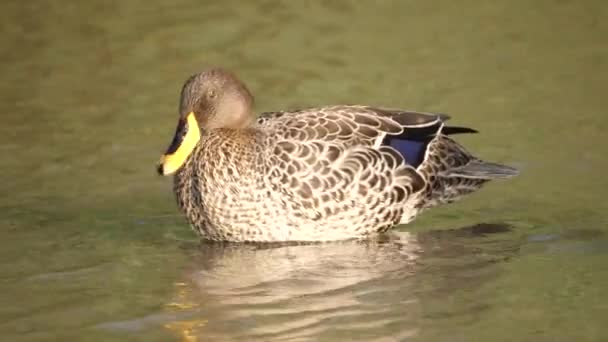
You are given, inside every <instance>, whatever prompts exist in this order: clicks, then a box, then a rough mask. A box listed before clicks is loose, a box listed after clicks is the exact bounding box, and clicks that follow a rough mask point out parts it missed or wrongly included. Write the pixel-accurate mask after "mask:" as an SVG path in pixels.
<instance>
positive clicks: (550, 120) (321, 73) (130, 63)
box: [0, 0, 608, 341]
mask: <svg viewBox="0 0 608 342" xmlns="http://www.w3.org/2000/svg"><path fill="white" fill-rule="evenodd" d="M0 13H2V20H1V21H0V47H1V49H0V118H1V121H0V123H1V124H0V155H1V157H0V170H1V171H2V181H1V182H0V337H2V340H3V341H4V340H6V341H50V340H60V341H97V340H99V341H112V340H115V341H127V340H128V341H182V340H183V341H210V340H211V341H215V340H218V341H223V340H241V341H244V340H246V341H249V340H260V341H270V340H281V341H308V340H312V341H315V340H319V341H333V340H336V341H338V340H364V341H374V340H375V341H401V340H414V341H601V340H608V325H607V324H606V322H607V317H608V299H607V298H606V294H607V291H606V289H607V288H608V236H607V234H608V219H607V218H606V211H607V209H608V201H607V200H606V194H607V193H608V177H606V170H607V169H608V157H607V156H608V139H607V138H606V131H607V130H608V116H607V115H608V90H607V89H608V4H607V3H606V2H605V1H602V0H597V1H591V0H589V1H570V0H537V1H529V0H513V1H481V0H463V1H448V0H438V1H422V0H402V1H397V0H393V1H389V0H378V1H372V0H368V1H354V0H352V1H329V0H328V1H255V2H254V1H251V2H244V1H223V2H220V1H192V0H178V1H171V2H170V1H164V2H163V1H140V0H133V1H88V2H76V1H45V0H37V1H4V2H2V4H0ZM211 65H220V66H223V67H226V68H229V69H232V70H234V71H235V72H236V73H237V74H238V75H240V77H241V78H242V79H243V80H244V81H245V82H246V83H247V84H248V85H249V87H250V88H251V90H252V92H253V93H254V94H255V95H256V101H257V107H256V108H257V110H259V111H265V110H277V109H285V108H298V107H301V106H312V105H323V104H338V103H361V104H372V105H383V106H390V107H403V108H406V109H413V110H421V111H438V112H445V113H449V114H451V115H452V117H453V119H452V120H453V122H454V123H455V124H458V125H465V126H472V127H474V128H477V129H478V130H479V131H480V132H481V133H480V134H478V135H470V136H462V137H458V140H459V141H460V142H462V143H463V144H464V145H466V146H467V148H469V149H470V150H471V151H472V152H474V153H475V154H476V155H478V156H480V157H482V158H484V159H487V160H491V161H495V162H501V163H506V164H510V165H513V166H516V167H518V168H520V169H521V171H522V174H521V175H520V176H519V177H517V178H516V179H513V180H509V181H504V182H494V183H492V184H490V185H488V186H487V187H485V188H484V189H483V190H482V191H480V192H478V193H476V194H474V195H471V196H469V197H468V198H466V199H465V200H463V201H461V202H458V203H456V204H452V205H449V206H445V207H442V208H437V209H434V210H433V211H430V212H427V213H425V214H424V215H423V216H422V217H420V218H419V219H418V220H416V221H415V222H414V223H412V224H410V225H408V226H406V227H400V228H399V229H398V231H399V234H398V236H399V239H398V240H397V238H395V239H392V240H389V241H384V242H367V243H339V244H325V245H308V246H282V247H277V246H274V247H263V246H251V245H249V246H238V245H237V246H232V245H231V246H222V245H200V244H199V243H198V241H197V238H196V236H195V235H194V234H193V233H192V232H191V231H190V229H189V227H188V226H187V224H186V223H185V221H184V219H183V218H182V217H181V215H179V213H178V212H177V209H176V205H175V201H174V198H173V195H172V193H171V180H170V179H169V178H161V177H158V176H157V175H156V174H155V169H154V167H155V163H156V161H157V160H158V158H159V156H160V153H161V152H163V150H164V149H165V148H166V147H167V145H168V143H169V142H170V139H171V135H172V134H173V129H174V127H175V124H176V116H177V101H178V95H179V89H180V87H181V85H182V82H183V81H184V80H185V79H186V77H187V76H189V75H190V74H192V73H194V72H197V71H199V70H201V69H202V68H204V67H205V66H211Z"/></svg>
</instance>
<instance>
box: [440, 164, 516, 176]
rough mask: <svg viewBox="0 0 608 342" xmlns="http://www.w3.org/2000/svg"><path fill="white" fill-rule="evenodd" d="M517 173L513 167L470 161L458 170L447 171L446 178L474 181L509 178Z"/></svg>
mask: <svg viewBox="0 0 608 342" xmlns="http://www.w3.org/2000/svg"><path fill="white" fill-rule="evenodd" d="M518 174H519V171H518V170H517V169H515V168H513V167H510V166H506V165H501V164H496V163H490V162H485V161H481V160H472V161H471V162H469V163H467V164H466V165H463V166H461V167H458V168H453V169H450V170H449V171H448V173H447V174H446V177H464V178H474V179H488V180H489V179H499V178H511V177H514V176H517V175H518Z"/></svg>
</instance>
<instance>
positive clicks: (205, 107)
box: [159, 69, 517, 242]
mask: <svg viewBox="0 0 608 342" xmlns="http://www.w3.org/2000/svg"><path fill="white" fill-rule="evenodd" d="M252 104H253V97H252V96H251V94H250V93H249V91H248V90H247V88H246V87H245V86H244V85H243V83H241V82H240V81H239V80H238V79H237V78H236V77H235V76H234V75H232V74H231V73H229V72H227V71H225V70H222V69H212V70H209V71H206V72H203V73H200V74H197V75H195V76H193V77H191V78H190V79H189V80H188V81H187V82H186V84H185V85H184V88H183V89H182V97H181V102H180V118H179V123H178V127H177V131H176V134H175V137H174V139H173V142H172V144H171V146H170V147H169V149H168V151H167V153H166V154H165V155H163V157H162V158H161V162H160V164H159V173H161V174H165V175H167V174H173V173H174V191H175V194H176V198H177V202H178V206H179V207H180V209H181V210H182V211H183V212H184V213H185V215H186V217H187V219H188V221H189V222H190V223H191V225H192V226H193V228H194V229H195V231H196V232H198V233H199V234H200V235H201V237H202V238H204V239H207V240H215V241H258V242H277V241H331V240H343V239H350V238H361V237H366V236H369V235H371V234H375V233H379V232H384V231H386V230H388V229H390V228H391V227H393V226H394V225H396V224H402V223H408V222H410V221H411V220H413V219H414V218H415V217H416V216H417V215H418V213H420V212H421V211H423V210H425V209H428V208H431V207H433V206H436V205H438V204H441V203H448V202H452V201H454V200H456V199H458V198H460V197H461V196H463V195H465V194H467V193H470V192H473V191H475V190H477V189H479V188H480V187H481V186H482V185H483V184H484V183H485V182H487V181H489V180H491V179H495V178H507V177H511V176H514V175H516V174H517V171H516V170H515V169H513V168H511V167H508V166H503V165H499V164H494V163H488V162H484V161H481V160H480V159H478V158H475V157H473V156H472V155H471V154H470V153H468V152H467V151H466V150H465V149H464V148H463V147H462V146H460V145H459V144H458V143H456V142H455V141H454V140H452V139H451V138H450V137H448V136H449V135H451V134H457V133H473V132H475V130H473V129H470V128H464V127H452V126H447V125H445V121H446V120H447V119H448V117H447V116H446V115H441V114H430V113H418V112H410V111H403V110H396V109H385V108H374V107H369V106H331V107H321V108H310V109H304V110H298V111H283V112H270V113H262V114H261V115H260V116H259V117H257V118H256V116H255V115H254V114H253V112H252V111H251V107H252Z"/></svg>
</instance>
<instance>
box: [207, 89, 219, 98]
mask: <svg viewBox="0 0 608 342" xmlns="http://www.w3.org/2000/svg"><path fill="white" fill-rule="evenodd" d="M207 95H208V96H209V98H210V99H214V98H215V97H216V96H217V93H216V92H215V90H209V92H208V93H207Z"/></svg>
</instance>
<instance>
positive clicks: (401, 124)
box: [257, 106, 449, 147]
mask: <svg viewBox="0 0 608 342" xmlns="http://www.w3.org/2000/svg"><path fill="white" fill-rule="evenodd" d="M447 119H449V117H448V116H447V115H445V114H435V113H421V112H412V111H404V110H398V109H384V108H374V107H368V106H333V107H321V108H311V109H304V110H296V111H285V112H266V113H262V114H261V115H260V116H259V117H258V122H257V123H258V127H261V128H265V129H268V130H269V131H271V132H272V134H273V135H275V136H277V137H281V138H284V139H287V140H297V141H312V140H325V141H331V142H336V143H339V144H345V145H348V146H354V145H363V146H376V147H380V144H381V141H382V139H383V138H384V137H385V136H386V135H400V134H402V133H404V131H406V130H410V129H411V130H412V131H415V130H420V129H425V128H430V129H433V127H438V126H439V125H441V124H442V122H444V121H445V120H447Z"/></svg>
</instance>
